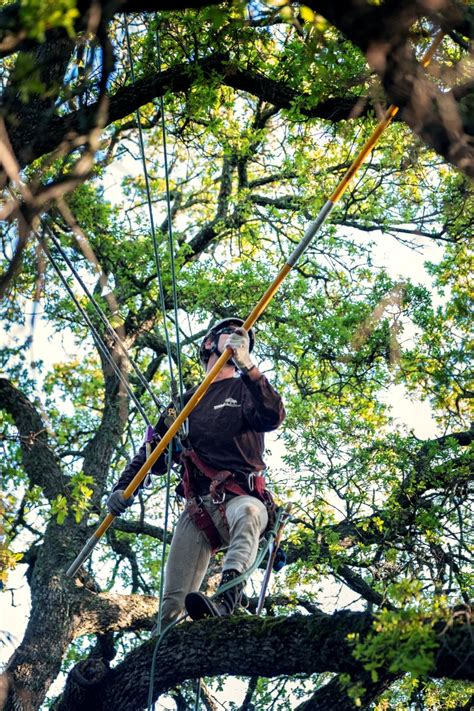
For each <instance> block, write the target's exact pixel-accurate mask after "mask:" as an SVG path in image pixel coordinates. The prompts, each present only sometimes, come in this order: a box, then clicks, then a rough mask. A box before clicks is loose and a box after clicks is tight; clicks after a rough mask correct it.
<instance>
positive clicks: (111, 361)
mask: <svg viewBox="0 0 474 711" xmlns="http://www.w3.org/2000/svg"><path fill="white" fill-rule="evenodd" d="M35 235H36V237H37V239H38V241H39V243H40V245H41V247H42V249H43V252H44V253H45V255H46V257H47V258H48V260H49V262H50V264H51V266H52V267H53V269H54V270H55V272H56V274H57V275H58V277H59V278H60V280H61V282H62V284H63V286H64V287H65V289H66V290H67V292H68V294H69V296H70V297H71V299H72V300H73V302H74V304H75V306H76V308H77V309H78V311H79V312H80V314H81V315H82V317H83V319H84V320H85V322H86V323H87V325H88V326H89V328H90V330H91V333H92V337H93V339H94V342H95V344H96V346H97V348H98V349H99V350H100V351H101V353H102V355H103V356H104V358H105V359H106V361H107V362H108V363H109V365H110V366H111V368H112V370H113V371H114V372H115V374H116V376H117V377H118V379H119V380H120V382H121V383H122V385H123V386H124V388H125V389H126V391H127V393H128V395H129V396H130V398H131V399H132V400H133V402H134V403H135V406H136V408H137V410H138V411H139V412H140V414H141V416H142V417H143V419H144V420H145V422H146V424H147V425H150V424H151V423H150V421H149V420H148V417H147V416H146V413H145V410H144V409H143V407H142V405H141V403H140V401H139V400H138V398H137V397H136V395H135V393H134V392H133V390H132V389H131V388H130V385H129V383H128V381H127V379H126V378H125V377H124V375H123V373H122V371H121V370H120V368H119V367H118V365H117V363H116V362H115V361H114V359H113V357H112V355H111V354H110V353H109V350H108V348H107V346H106V345H105V343H104V342H103V340H102V338H101V336H100V334H99V332H98V331H97V329H96V327H95V326H94V324H93V323H92V321H91V320H90V318H89V316H88V315H87V313H86V311H85V310H84V308H83V307H82V306H81V304H80V303H79V301H78V299H77V298H76V295H75V294H74V292H73V290H72V289H71V287H70V286H69V284H68V283H67V279H66V278H65V276H64V274H63V273H62V271H61V269H60V268H59V267H58V265H57V263H56V260H55V259H54V257H53V255H52V254H51V252H50V250H49V249H48V246H47V244H46V243H45V240H44V237H43V236H40V235H39V234H38V233H37V232H35Z"/></svg>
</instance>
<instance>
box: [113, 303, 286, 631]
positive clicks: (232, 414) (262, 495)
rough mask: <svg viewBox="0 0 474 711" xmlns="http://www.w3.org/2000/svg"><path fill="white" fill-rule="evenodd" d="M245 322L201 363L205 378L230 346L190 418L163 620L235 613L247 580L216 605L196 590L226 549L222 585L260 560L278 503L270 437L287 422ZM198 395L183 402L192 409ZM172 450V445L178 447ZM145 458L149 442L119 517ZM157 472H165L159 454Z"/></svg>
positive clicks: (133, 467) (232, 327)
mask: <svg viewBox="0 0 474 711" xmlns="http://www.w3.org/2000/svg"><path fill="white" fill-rule="evenodd" d="M243 323H244V322H243V321H242V319H240V318H234V317H232V318H226V319H224V320H222V321H219V322H218V323H217V324H215V325H214V326H213V327H212V328H211V330H210V331H209V332H208V333H207V334H206V336H205V337H204V339H203V341H202V343H201V347H200V358H201V362H202V363H203V366H204V367H205V368H206V371H207V372H209V371H210V369H211V368H212V366H213V365H214V363H215V362H216V361H217V359H218V357H219V356H220V355H221V354H222V353H223V352H224V350H225V349H226V347H229V348H231V349H232V358H230V359H229V360H228V361H227V362H226V364H225V365H224V367H223V368H222V370H221V371H220V372H219V373H218V374H217V376H216V378H215V380H214V381H213V382H212V384H211V385H210V387H209V390H208V391H207V393H206V395H205V396H204V397H203V399H202V400H201V401H200V402H199V403H198V404H197V405H196V407H195V408H194V410H192V412H191V413H190V415H189V422H188V427H189V430H188V434H187V437H186V439H185V440H184V441H183V442H182V451H181V453H180V462H181V469H182V479H181V482H180V484H179V485H178V488H177V492H178V494H180V495H181V496H182V497H183V498H184V500H185V510H184V511H183V513H182V514H181V516H180V518H179V519H178V522H177V525H176V528H175V531H174V534H173V539H172V542H171V546H170V550H169V556H168V561H167V564H166V571H165V584H164V595H163V606H162V610H161V623H162V624H163V625H168V624H170V623H171V622H173V621H175V620H176V619H177V618H178V617H179V616H180V615H181V614H182V612H183V610H184V608H185V609H186V611H187V612H188V614H189V615H190V617H191V618H192V619H193V620H199V619H201V618H204V617H220V616H223V615H230V614H231V613H232V612H233V611H234V609H235V607H236V605H238V604H239V602H240V599H241V596H242V591H243V587H244V585H243V583H237V584H236V585H235V586H233V587H230V589H228V590H226V591H225V592H223V593H221V594H218V595H217V596H216V597H214V598H213V599H212V600H211V599H210V598H209V597H207V596H205V595H204V594H202V593H200V592H199V588H200V586H201V584H202V581H203V579H204V575H205V573H206V570H207V568H208V565H209V562H210V559H211V556H212V555H213V553H215V552H216V551H218V550H226V554H225V557H224V564H223V572H222V577H221V582H220V585H224V584H226V583H229V582H230V581H232V580H234V579H235V578H237V577H239V576H240V575H241V574H243V573H245V572H246V571H247V570H248V569H249V567H250V566H251V565H252V563H253V562H254V561H255V558H256V555H257V550H258V543H259V540H260V538H261V536H262V534H263V533H264V532H265V529H266V528H267V526H268V524H269V516H271V514H272V510H273V509H274V504H273V500H272V497H271V495H270V492H269V491H268V490H267V487H266V482H265V477H264V471H265V462H264V461H263V454H264V433H265V432H270V431H271V430H274V429H276V428H277V427H279V425H280V424H281V423H282V422H283V419H284V417H285V410H284V406H283V403H282V399H281V397H280V395H279V394H278V393H277V392H276V391H275V390H274V388H273V387H272V386H271V385H270V383H269V381H268V380H267V378H266V376H265V375H264V374H263V373H262V372H260V370H259V369H258V368H257V366H256V365H255V363H254V362H253V361H252V358H251V355H250V353H251V352H252V350H253V346H254V341H255V337H254V333H253V330H250V331H249V332H247V331H246V330H245V329H244V328H242V325H243ZM195 389H196V388H192V389H191V390H189V391H187V392H186V393H185V395H184V402H185V403H186V402H187V401H188V400H189V398H190V397H191V396H192V394H193V392H194V390H195ZM168 417H169V409H168V410H165V412H164V413H163V414H162V415H161V417H160V418H159V420H158V423H157V425H156V426H155V428H154V441H155V446H156V442H158V441H159V440H160V438H161V437H162V436H163V435H164V433H165V432H166V431H167V429H168V426H167V424H166V420H167V418H168ZM174 449H175V448H174ZM145 459H146V448H145V445H143V446H142V447H141V448H140V450H139V451H138V453H137V454H136V456H135V457H134V458H133V460H132V461H131V462H130V464H129V465H128V466H127V467H126V468H125V470H124V472H123V474H122V475H121V477H120V479H119V480H118V482H117V484H116V485H115V487H114V489H113V492H112V493H111V495H110V496H109V498H108V500H107V507H108V510H109V512H110V513H112V514H113V515H114V516H120V514H122V513H123V512H124V511H125V510H126V509H127V507H128V506H131V505H132V503H133V497H131V498H129V499H125V498H124V496H123V491H124V489H125V488H126V486H127V485H128V484H129V483H130V481H131V480H132V479H133V477H134V475H135V474H136V472H137V471H138V470H139V469H140V467H141V466H142V464H143V463H144V461H145ZM151 471H152V473H153V474H161V473H164V472H165V471H166V457H165V455H162V456H161V457H159V458H158V460H157V462H156V463H155V465H154V466H153V467H152V470H151Z"/></svg>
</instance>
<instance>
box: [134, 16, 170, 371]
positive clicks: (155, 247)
mask: <svg viewBox="0 0 474 711" xmlns="http://www.w3.org/2000/svg"><path fill="white" fill-rule="evenodd" d="M124 20H125V36H126V40H127V50H128V58H129V64H130V74H131V78H132V84H135V71H134V66H133V57H132V49H131V45H130V33H129V31H128V21H127V16H126V15H124ZM135 115H136V117H137V124H138V138H139V142H140V153H141V159H142V165H143V176H144V178H145V191H146V197H147V204H148V214H149V219H150V229H151V236H152V242H153V253H154V257H155V266H156V274H157V279H158V286H159V294H160V306H161V311H162V316H163V328H164V333H165V342H166V351H167V356H168V367H169V371H170V377H171V381H172V382H173V380H174V375H173V360H172V358H171V343H170V337H169V332H168V326H167V323H166V321H167V316H166V303H165V292H164V288H163V280H162V278H161V260H160V255H159V252H158V241H157V237H156V229H155V219H154V217H153V208H152V202H151V190H150V180H149V176H148V169H147V166H146V160H145V142H144V140H143V131H142V125H141V118H140V110H139V109H137V110H136V111H135Z"/></svg>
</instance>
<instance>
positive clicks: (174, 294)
mask: <svg viewBox="0 0 474 711" xmlns="http://www.w3.org/2000/svg"><path fill="white" fill-rule="evenodd" d="M124 21H125V35H126V40H127V51H128V61H129V66H130V75H131V79H132V84H135V70H134V62H133V55H132V50H131V42H130V32H129V27H128V20H127V16H126V15H124ZM157 65H158V72H159V73H161V44H160V36H159V32H158V31H157ZM135 113H136V117H137V125H138V136H139V144H140V154H141V161H142V167H143V175H144V179H145V191H146V197H147V204H148V215H149V220H150V230H151V235H152V241H153V252H154V257H155V267H156V274H157V281H158V285H159V294H160V305H161V312H162V318H163V326H164V332H165V342H166V351H167V356H168V366H169V372H170V379H171V389H172V401H173V404H174V406H175V409H176V410H181V409H182V408H183V405H184V387H183V374H182V366H181V345H180V334H179V318H178V295H177V286H176V270H175V262H174V239H173V226H172V214H171V193H170V185H169V167H168V151H167V145H166V127H165V120H164V101H163V96H161V97H160V115H161V133H162V143H163V157H164V174H165V186H166V206H167V226H168V251H169V258H170V268H171V285H172V302H173V310H174V322H175V334H176V362H177V370H178V385H177V384H176V379H175V377H174V369H173V360H172V356H171V344H170V337H169V332H168V327H167V318H168V315H167V311H166V303H165V294H164V288H163V279H162V274H161V260H160V256H159V251H158V241H157V235H156V229H155V221H154V216H153V208H152V200H151V190H150V180H149V175H148V168H147V161H146V156H145V142H144V139H143V131H142V125H141V116H140V111H139V109H137V110H136V112H135ZM178 388H179V390H178ZM178 394H179V405H178V403H177V402H176V399H177V397H178ZM182 434H183V436H184V437H185V436H187V429H186V426H185V425H184V423H183V431H182ZM171 467H172V452H171V449H170V450H168V458H167V468H166V483H165V506H164V522H163V542H162V551H161V575H160V587H159V611H158V616H157V620H156V625H157V630H158V633H160V631H161V610H162V602H163V595H164V567H165V561H166V538H167V532H168V523H169V503H170V495H171Z"/></svg>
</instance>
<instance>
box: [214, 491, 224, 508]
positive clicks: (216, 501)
mask: <svg viewBox="0 0 474 711" xmlns="http://www.w3.org/2000/svg"><path fill="white" fill-rule="evenodd" d="M224 501H225V490H224V491H221V493H220V496H219V492H217V491H216V492H214V495H213V497H212V503H213V504H216V505H220V504H223V503H224Z"/></svg>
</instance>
